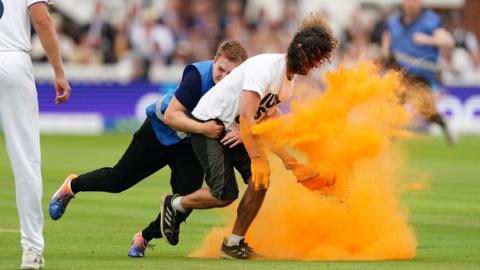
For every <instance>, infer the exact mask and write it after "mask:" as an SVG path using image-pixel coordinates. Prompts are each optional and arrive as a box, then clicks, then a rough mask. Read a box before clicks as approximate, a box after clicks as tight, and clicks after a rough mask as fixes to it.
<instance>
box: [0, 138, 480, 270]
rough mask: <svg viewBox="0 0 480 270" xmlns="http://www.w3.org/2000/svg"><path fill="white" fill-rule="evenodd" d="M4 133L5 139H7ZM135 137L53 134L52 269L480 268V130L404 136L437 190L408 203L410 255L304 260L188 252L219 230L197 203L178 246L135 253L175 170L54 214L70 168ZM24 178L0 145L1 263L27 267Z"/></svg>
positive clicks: (48, 174) (46, 156) (95, 160)
mask: <svg viewBox="0 0 480 270" xmlns="http://www.w3.org/2000/svg"><path fill="white" fill-rule="evenodd" d="M2 140H3V137H2ZM129 140H130V135H119V134H109V135H102V136H43V137H42V151H43V152H42V155H43V164H42V165H43V166H42V173H43V178H44V184H43V187H44V198H43V207H44V214H45V239H46V243H45V244H46V250H45V253H44V255H45V258H46V269H89V270H92V269H172V268H177V269H227V268H228V269H252V270H254V269H262V270H263V269H365V268H368V269H449V270H450V269H480V196H479V191H480V138H479V137H464V138H462V139H461V140H460V143H459V144H458V145H457V146H455V147H453V148H451V147H448V146H447V145H446V144H445V143H444V142H443V140H441V139H421V140H413V141H408V142H404V143H402V144H405V146H406V148H407V149H408V153H409V156H410V157H409V163H408V168H409V170H416V171H429V172H430V174H431V180H430V188H429V189H427V190H425V191H423V192H409V193H406V194H404V195H403V196H402V202H403V203H404V204H406V205H408V206H409V208H410V223H411V224H412V225H413V226H414V228H415V231H416V235H417V240H418V242H419V244H418V249H417V256H416V258H415V259H413V260H407V261H370V262H334V261H327V262H298V261H242V262H239V261H227V260H202V259H192V258H188V257H187V255H188V254H189V253H190V252H191V251H193V250H194V249H195V248H197V247H198V246H199V245H200V243H201V241H202V238H203V236H204V234H205V233H206V232H208V230H209V228H210V227H211V226H212V225H214V224H218V222H219V220H220V217H219V215H218V212H217V211H215V210H209V211H197V212H195V213H194V214H192V216H191V218H190V219H189V221H188V224H187V225H186V226H184V227H183V231H182V235H181V242H180V244H179V245H178V246H176V247H171V246H168V245H167V244H165V243H164V242H163V240H154V241H153V243H154V244H157V246H156V247H155V249H154V250H153V251H152V250H147V253H146V254H147V257H146V258H144V259H130V258H127V256H126V253H127V250H128V248H129V246H130V239H131V237H132V236H133V234H134V233H135V232H137V231H139V230H141V229H142V228H144V226H145V225H146V224H147V223H148V222H149V221H150V220H153V219H154V218H155V217H156V214H157V212H158V204H159V195H160V194H161V193H163V192H167V191H169V190H170V189H169V186H168V177H167V175H168V169H165V170H162V171H160V172H158V173H156V174H155V175H153V176H151V177H149V178H148V179H146V180H144V181H143V182H141V183H139V184H138V185H137V186H135V187H134V188H132V189H130V190H128V191H126V192H124V193H122V194H107V193H82V194H79V196H78V198H77V199H75V200H74V201H72V204H71V205H70V207H69V209H68V212H67V213H66V215H65V216H64V217H63V218H62V219H61V220H60V221H52V220H50V218H49V217H48V209H47V205H48V201H49V199H50V197H51V196H52V194H53V193H54V192H55V190H56V189H57V187H58V186H59V184H60V183H61V182H62V181H63V179H64V177H65V175H66V174H68V173H70V172H77V173H81V172H86V171H89V170H92V169H95V168H98V167H102V166H111V165H112V164H113V163H115V162H116V161H117V159H118V158H119V157H120V155H121V154H122V153H123V151H124V150H125V148H126V147H127V144H128V143H129ZM14 196H15V193H14V181H13V178H12V174H11V171H10V169H9V163H8V159H7V156H6V153H5V147H4V144H3V143H1V144H0V269H18V267H19V264H20V256H21V249H20V245H19V232H18V228H19V225H18V217H17V212H16V208H15V197H14Z"/></svg>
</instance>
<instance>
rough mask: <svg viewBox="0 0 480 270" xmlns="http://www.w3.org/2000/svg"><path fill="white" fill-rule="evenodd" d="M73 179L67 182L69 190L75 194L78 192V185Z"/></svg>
mask: <svg viewBox="0 0 480 270" xmlns="http://www.w3.org/2000/svg"><path fill="white" fill-rule="evenodd" d="M74 180H75V179H74ZM74 180H72V181H70V183H68V187H69V188H70V191H71V192H72V193H73V195H75V194H77V192H78V186H77V185H76V183H77V181H74Z"/></svg>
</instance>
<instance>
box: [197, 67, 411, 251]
mask: <svg viewBox="0 0 480 270" xmlns="http://www.w3.org/2000/svg"><path fill="white" fill-rule="evenodd" d="M326 80H327V86H328V87H327V89H326V91H325V92H324V93H323V94H312V92H311V91H309V90H308V89H305V87H304V88H303V89H300V88H302V87H301V86H299V87H297V92H302V97H301V98H298V99H297V100H294V101H293V102H292V106H291V109H292V110H291V113H290V114H288V115H285V116H283V117H281V118H278V119H275V120H270V121H266V122H264V123H262V124H259V125H256V126H255V127H254V128H253V129H252V132H253V133H254V134H256V135H257V136H258V137H259V138H261V139H262V141H263V142H264V144H265V146H266V147H272V146H277V145H289V146H291V147H292V148H294V149H296V151H298V152H299V153H300V154H301V155H303V156H304V157H305V159H306V160H307V161H308V164H309V165H311V166H314V167H315V168H316V169H317V170H318V172H319V173H320V175H322V176H324V177H335V178H336V182H335V185H333V186H331V187H328V188H323V189H321V190H317V191H312V190H309V189H307V188H306V187H304V186H303V185H301V184H298V183H297V182H296V180H295V178H294V177H293V174H292V173H291V172H289V171H286V170H285V169H284V168H283V167H282V165H281V163H280V162H279V161H278V159H271V172H272V175H271V184H270V189H269V190H268V192H267V197H266V199H265V202H264V204H263V206H262V209H261V210H260V212H259V214H258V216H257V218H256V219H255V221H254V223H253V224H252V226H251V227H250V229H249V231H248V233H247V235H246V241H247V242H248V243H249V245H251V246H252V247H253V248H254V249H255V251H256V252H257V253H259V254H261V255H262V256H263V257H264V258H265V259H298V260H385V259H410V258H413V257H414V256H415V252H416V240H415V236H414V233H413V229H412V228H411V227H410V226H409V225H408V220H407V214H406V211H405V209H403V208H402V207H401V206H400V204H399V194H398V190H399V188H398V186H399V185H398V183H397V179H396V178H397V175H398V172H399V170H400V169H401V164H402V162H399V159H401V157H399V156H401V155H396V154H395V152H394V151H393V150H392V141H393V140H394V139H395V138H396V137H399V136H405V135H408V133H407V132H406V131H405V130H404V129H403V128H404V127H405V125H406V124H408V122H409V120H410V115H409V113H408V112H407V111H405V109H404V107H403V106H402V105H401V104H400V102H399V100H398V98H397V96H399V94H401V92H402V91H404V90H403V87H401V83H400V81H401V78H400V75H399V74H397V73H387V74H385V75H381V74H380V72H379V70H378V69H377V68H376V67H375V66H374V65H373V64H371V63H361V64H359V66H357V67H355V68H340V69H339V70H338V71H336V72H330V73H327V75H326ZM267 142H268V143H267ZM231 214H232V222H231V224H230V225H229V226H226V227H223V228H213V229H212V231H211V232H210V233H209V234H208V235H207V236H206V238H205V241H204V243H203V245H202V247H201V248H200V249H199V250H197V251H195V252H194V253H193V254H192V256H193V257H207V258H216V257H218V252H219V248H220V245H221V242H222V239H223V237H227V236H228V235H230V232H231V228H232V224H233V218H234V215H233V214H234V213H233V212H232V213H231Z"/></svg>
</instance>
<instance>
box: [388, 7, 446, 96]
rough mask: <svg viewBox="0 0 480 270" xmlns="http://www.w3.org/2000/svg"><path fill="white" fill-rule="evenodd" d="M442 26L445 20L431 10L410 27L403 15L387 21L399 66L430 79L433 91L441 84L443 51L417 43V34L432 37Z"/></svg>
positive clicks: (391, 49) (394, 54) (391, 47)
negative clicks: (439, 71)
mask: <svg viewBox="0 0 480 270" xmlns="http://www.w3.org/2000/svg"><path fill="white" fill-rule="evenodd" d="M441 26H442V19H441V18H440V16H438V15H437V14H436V13H435V12H433V11H431V10H425V11H423V12H422V14H421V15H420V17H419V18H417V20H415V21H414V22H413V23H411V24H410V25H408V26H405V25H404V24H403V22H402V12H396V13H394V14H393V15H392V16H390V18H389V19H388V21H387V27H388V31H389V32H390V36H391V45H390V51H391V53H392V54H393V56H394V58H395V60H396V61H397V63H398V64H399V65H400V66H401V67H402V68H403V69H404V70H405V71H406V72H407V73H410V74H413V75H416V76H419V77H421V78H423V79H425V80H427V81H428V82H429V83H430V85H431V86H432V88H434V87H435V86H437V85H438V80H437V72H438V70H439V67H438V64H437V61H438V57H439V49H438V48H437V47H434V46H428V45H417V44H415V43H414V42H413V35H414V34H415V33H417V32H420V33H424V34H427V35H432V34H433V32H435V30H437V29H438V28H440V27H441Z"/></svg>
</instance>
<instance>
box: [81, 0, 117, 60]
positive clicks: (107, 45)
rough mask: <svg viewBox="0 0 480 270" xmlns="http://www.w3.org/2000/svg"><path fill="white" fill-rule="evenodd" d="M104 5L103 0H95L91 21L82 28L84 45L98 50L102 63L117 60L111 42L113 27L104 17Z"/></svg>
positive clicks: (113, 34)
mask: <svg viewBox="0 0 480 270" xmlns="http://www.w3.org/2000/svg"><path fill="white" fill-rule="evenodd" d="M104 11H105V6H104V3H103V1H101V0H97V1H95V11H94V15H93V18H92V20H91V22H90V23H89V24H88V25H87V26H86V27H85V30H84V38H83V42H84V43H85V44H84V45H85V46H87V47H90V48H92V49H93V50H95V51H98V52H99V54H100V56H101V61H102V62H103V63H114V62H116V61H117V57H116V55H115V53H114V52H115V50H114V49H113V44H114V40H115V29H114V28H113V27H112V25H111V24H110V23H109V22H108V21H107V20H106V19H105V15H104Z"/></svg>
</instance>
